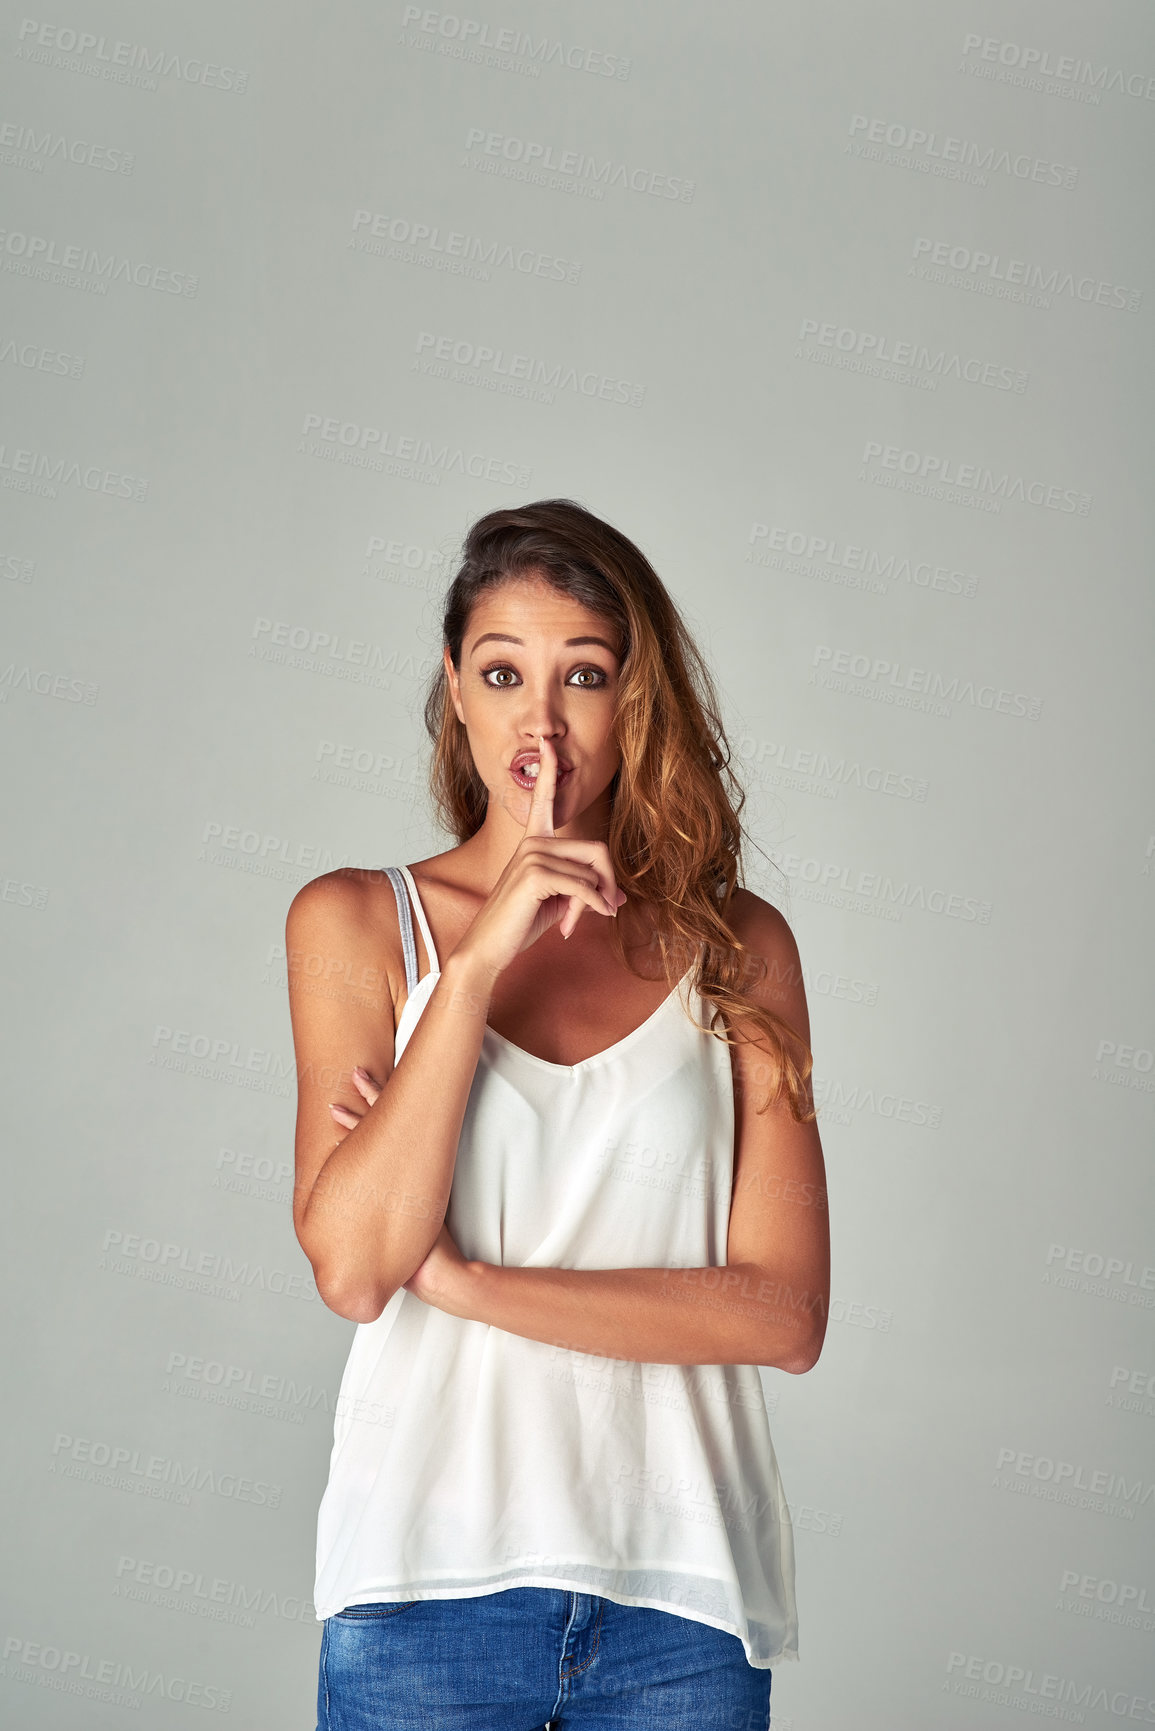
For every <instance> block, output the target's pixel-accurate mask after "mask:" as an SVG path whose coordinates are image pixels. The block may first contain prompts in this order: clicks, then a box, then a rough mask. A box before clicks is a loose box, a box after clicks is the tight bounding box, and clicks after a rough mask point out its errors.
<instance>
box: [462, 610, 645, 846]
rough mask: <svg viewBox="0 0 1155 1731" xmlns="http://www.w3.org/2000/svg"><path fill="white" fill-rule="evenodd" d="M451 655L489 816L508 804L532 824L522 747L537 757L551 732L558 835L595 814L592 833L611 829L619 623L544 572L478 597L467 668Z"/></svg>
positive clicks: (468, 633) (467, 639)
mask: <svg viewBox="0 0 1155 1731" xmlns="http://www.w3.org/2000/svg"><path fill="white" fill-rule="evenodd" d="M444 654H445V670H446V674H447V677H448V679H449V688H450V694H451V696H452V699H453V706H454V708H455V709H456V711H457V716H458V719H459V720H460V721H462V722H464V724H465V729H466V733H467V734H468V737H469V746H470V750H471V751H472V753H473V761H474V763H475V765H476V767H477V773H478V775H480V777H481V779H482V781H483V782H484V783H485V785H486V787H487V788H488V789H489V812H488V813H487V821H488V819H489V816H490V815H491V814H492V813H494V812H495V811H497V810H501V811H506V812H508V813H509V814H510V816H511V817H512V818H513V819H514V820H515V821H516V822H517V823H518V824H520V825H524V824H525V822H526V820H527V818H528V816H529V808H530V804H531V801H532V799H533V788H532V785H523V783H524V781H525V777H524V774H522V777H521V779H520V780H519V779H518V776H517V775H515V773H514V769H513V767H512V766H513V765H514V763H515V760H517V759H518V757H519V754H522V757H523V761H524V754H526V753H530V754H532V756H533V757H534V758H535V759H536V758H537V757H538V755H539V753H540V749H541V748H540V745H539V742H538V735H539V733H544V734H545V735H546V737H547V739H548V740H549V741H550V743H551V744H552V746H553V748H554V751H555V752H556V753H557V758H558V784H557V793H556V796H555V798H554V807H553V809H554V828H555V829H556V830H557V831H558V833H559V834H560V833H561V832H562V831H563V829H570V828H571V826H572V825H573V824H574V823H575V822H576V821H577V820H578V819H580V818H581V817H582V816H583V814H587V813H588V814H589V818H588V819H587V823H588V824H589V827H590V829H591V833H599V832H601V833H604V827H605V820H606V819H607V818H608V812H609V804H608V800H607V799H606V798H605V795H606V790H607V789H608V787H609V785H610V782H611V781H612V780H613V778H614V775H615V773H616V772H617V769H618V766H619V764H620V763H621V754H620V753H619V751H618V749H617V747H616V745H615V744H614V740H613V720H614V713H615V710H616V707H617V696H618V678H619V672H620V663H619V661H618V656H617V640H616V633H615V631H614V628H613V626H612V625H610V623H609V622H608V621H607V620H606V619H604V618H602V617H601V615H600V614H597V613H591V612H589V610H588V609H587V608H585V607H583V606H581V605H580V603H579V602H577V601H574V600H572V599H571V598H570V597H569V596H568V595H562V594H559V593H558V591H557V590H556V589H553V588H551V587H550V585H549V584H548V583H546V582H545V581H544V580H542V579H541V578H537V577H525V578H511V579H510V580H509V581H507V582H505V583H503V584H501V585H499V586H498V587H497V588H495V589H490V590H488V591H487V592H486V593H484V594H483V595H481V596H480V597H479V599H478V600H477V602H476V603H475V605H474V607H473V611H472V613H471V614H470V618H469V623H468V625H467V626H466V629H465V635H464V637H463V638H462V643H461V673H460V676H459V675H458V673H457V670H456V669H455V668H454V666H453V662H452V660H451V659H450V655H449V650H448V649H446V650H445V652H444ZM567 766H568V767H567ZM591 808H594V809H591ZM590 820H592V822H590ZM585 827H586V826H581V828H582V830H583V831H584V829H585ZM573 833H577V832H573Z"/></svg>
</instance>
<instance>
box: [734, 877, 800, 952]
mask: <svg viewBox="0 0 1155 1731" xmlns="http://www.w3.org/2000/svg"><path fill="white" fill-rule="evenodd" d="M726 920H727V923H728V924H729V927H730V930H731V931H732V932H733V933H734V936H735V937H736V938H738V939H739V940H740V941H741V942H742V943H744V944H748V945H749V946H750V948H751V949H752V950H753V951H754V952H755V953H756V954H757V955H760V956H764V957H765V958H766V959H767V961H769V960H770V958H771V957H772V956H778V957H782V956H783V955H793V956H797V954H798V945H797V943H796V942H795V940H794V933H793V932H792V931H791V929H790V924H789V921H788V920H787V918H786V915H785V914H784V913H783V912H782V910H781V908H776V907H775V906H774V904H773V902H768V901H766V900H765V899H764V898H763V897H762V896H760V895H755V893H754V891H753V890H746V889H736V890H735V891H734V894H733V895H732V896H731V897H730V903H729V906H728V908H727V909H726Z"/></svg>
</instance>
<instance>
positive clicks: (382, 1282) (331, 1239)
mask: <svg viewBox="0 0 1155 1731" xmlns="http://www.w3.org/2000/svg"><path fill="white" fill-rule="evenodd" d="M374 875H375V874H374ZM379 889H380V879H379V878H377V879H376V893H377V894H378V895H379ZM373 894H374V888H373V886H371V884H370V883H367V882H365V881H363V878H362V874H359V873H354V872H341V871H339V872H330V873H327V874H326V875H325V876H324V877H320V878H316V879H314V881H313V882H312V883H309V884H306V885H305V886H304V888H303V889H301V890H300V891H298V893H297V895H296V896H295V898H294V900H293V903H292V905H291V907H290V909H289V913H288V918H287V921H286V927H285V942H286V951H287V954H288V958H289V1005H290V1013H291V1017H292V1024H293V1041H294V1047H295V1050H296V1060H297V1083H298V1102H299V1103H298V1114H297V1149H296V1152H297V1174H296V1187H295V1191H294V1197H293V1224H294V1227H295V1228H296V1233H297V1237H298V1240H299V1241H300V1244H301V1248H302V1249H303V1250H304V1252H305V1254H306V1256H307V1257H308V1258H309V1261H310V1263H311V1264H312V1266H313V1273H314V1276H315V1279H316V1282H317V1290H318V1292H319V1293H320V1295H321V1297H322V1299H323V1300H324V1302H325V1303H326V1304H327V1305H328V1306H329V1308H330V1309H331V1310H335V1311H336V1312H337V1314H338V1315H339V1316H344V1317H347V1318H348V1319H349V1321H351V1322H372V1321H374V1320H375V1319H376V1318H377V1317H378V1316H380V1314H381V1312H382V1310H384V1308H385V1306H386V1304H387V1303H388V1302H389V1299H390V1298H391V1297H392V1296H393V1293H394V1292H395V1291H396V1290H397V1288H398V1287H399V1286H401V1285H402V1284H403V1283H404V1282H405V1281H406V1280H407V1279H408V1278H409V1277H410V1275H411V1274H412V1273H413V1272H414V1270H415V1269H417V1268H418V1267H419V1266H420V1265H421V1263H422V1262H423V1260H424V1259H425V1257H426V1256H427V1255H428V1253H429V1250H430V1247H431V1246H432V1244H433V1242H434V1240H435V1239H436V1237H437V1234H438V1232H439V1231H440V1229H441V1225H442V1222H443V1220H444V1218H445V1210H446V1207H447V1206H448V1202H449V1192H450V1187H451V1185H452V1181H453V1169H454V1165H455V1162H456V1157H457V1144H458V1139H459V1137H460V1135H461V1125H462V1120H463V1117H464V1114H465V1107H466V1102H467V1101H468V1098H469V1090H470V1086H471V1084H472V1082H473V1075H474V1071H475V1070H476V1068H477V1059H478V1054H479V1053H480V1051H481V1041H482V1036H483V1034H484V1031H485V1019H486V1015H487V1013H488V1008H489V1001H490V996H491V994H492V990H493V975H492V973H491V972H490V970H489V969H488V967H487V966H486V964H484V963H483V962H479V961H475V960H473V958H472V953H471V952H466V951H463V950H461V949H459V950H457V951H455V952H454V953H453V954H452V955H450V956H449V957H448V958H447V959H446V962H445V966H444V968H443V970H442V973H441V976H440V978H439V980H438V982H437V985H436V987H435V988H434V990H433V993H432V996H431V997H430V1000H429V1002H428V1003H427V1005H426V1006H425V1009H424V1011H423V1012H422V1014H421V1016H420V1018H419V1019H418V1021H417V1024H416V1026H415V1027H414V1029H413V1033H412V1035H411V1036H410V1039H409V1041H408V1043H407V1045H406V1047H405V1050H404V1052H403V1053H402V1055H401V1058H400V1060H399V1062H398V1063H397V1065H396V1068H394V1065H393V1014H392V1004H391V999H390V988H389V984H388V970H387V965H386V958H387V956H388V938H387V936H386V935H385V934H384V933H383V932H382V930H381V929H380V928H379V926H374V924H373V915H372V913H371V907H372V905H373V904H372V903H371V900H370V898H371V897H372V896H373ZM376 905H377V907H378V908H379V906H380V903H379V901H378V902H377V904H376ZM378 918H379V915H378ZM396 948H397V949H398V951H399V949H400V943H399V940H398V943H397V945H396ZM373 959H378V960H379V964H380V965H378V966H373V967H371V969H370V971H371V973H372V975H373V977H374V979H376V980H377V981H379V982H380V984H379V986H378V989H377V990H376V992H374V993H371V994H370V995H368V996H366V994H365V992H364V991H363V990H362V991H358V990H357V989H356V987H357V985H358V983H359V982H360V981H362V979H363V977H364V975H365V970H366V965H367V963H368V962H370V961H371V960H373ZM356 1064H361V1065H363V1066H364V1067H365V1068H366V1069H371V1070H372V1072H373V1073H374V1074H375V1075H376V1076H378V1077H380V1078H381V1079H382V1083H383V1086H382V1089H381V1093H380V1095H379V1096H378V1097H377V1099H376V1100H375V1103H374V1105H373V1106H372V1108H371V1109H370V1110H369V1111H367V1112H365V1114H364V1116H363V1117H362V1118H361V1120H360V1122H359V1123H358V1124H357V1126H356V1128H355V1129H353V1130H350V1131H342V1132H341V1133H340V1137H339V1139H338V1137H337V1132H336V1131H335V1128H334V1123H333V1118H332V1116H331V1114H330V1112H329V1102H330V1101H337V1102H342V1095H344V1096H346V1098H349V1097H351V1098H353V1099H357V1098H358V1096H357V1094H356V1092H355V1089H354V1084H353V1082H352V1078H351V1067H352V1066H353V1065H356ZM335 1141H336V1146H334V1143H335Z"/></svg>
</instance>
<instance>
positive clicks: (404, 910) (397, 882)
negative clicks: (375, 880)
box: [385, 866, 417, 993]
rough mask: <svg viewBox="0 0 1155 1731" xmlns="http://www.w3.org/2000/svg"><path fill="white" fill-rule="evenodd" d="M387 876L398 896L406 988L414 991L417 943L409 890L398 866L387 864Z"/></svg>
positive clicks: (394, 892)
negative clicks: (414, 935) (414, 934)
mask: <svg viewBox="0 0 1155 1731" xmlns="http://www.w3.org/2000/svg"><path fill="white" fill-rule="evenodd" d="M385 876H386V877H387V878H388V879H389V882H390V883H391V884H392V885H393V894H394V895H395V896H396V897H397V923H398V924H399V925H400V927H401V944H402V948H403V949H404V951H405V990H406V991H407V992H409V993H412V991H413V988H414V986H415V985H416V984H417V944H416V942H415V941H414V937H413V914H412V912H411V910H410V907H409V892H408V890H407V889H406V887H405V879H404V878H403V877H402V875H401V872H400V870H399V869H398V867H397V866H386V867H385Z"/></svg>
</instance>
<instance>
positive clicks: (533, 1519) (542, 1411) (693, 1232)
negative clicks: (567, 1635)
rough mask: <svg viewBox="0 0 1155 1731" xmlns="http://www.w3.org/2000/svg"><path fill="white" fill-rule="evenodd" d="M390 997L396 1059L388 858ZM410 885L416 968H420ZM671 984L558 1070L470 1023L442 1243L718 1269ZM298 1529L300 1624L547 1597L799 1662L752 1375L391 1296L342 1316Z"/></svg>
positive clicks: (689, 997)
mask: <svg viewBox="0 0 1155 1731" xmlns="http://www.w3.org/2000/svg"><path fill="white" fill-rule="evenodd" d="M386 871H387V873H388V875H389V877H390V879H391V881H392V883H393V887H394V890H395V891H396V893H397V903H398V910H399V914H400V921H401V933H402V941H403V945H404V949H405V962H406V975H407V979H408V990H409V996H408V998H407V999H406V1002H405V1006H404V1009H403V1010H402V1013H401V1019H400V1023H399V1025H398V1028H397V1036H396V1043H395V1051H396V1055H397V1057H400V1055H401V1053H402V1052H403V1051H404V1049H405V1044H406V1042H407V1040H408V1039H409V1037H410V1035H411V1034H412V1032H413V1029H414V1027H415V1025H416V1023H417V1021H418V1018H419V1017H420V1015H421V1013H422V1010H423V1009H424V1007H425V1005H426V1003H427V1002H428V1000H429V997H430V993H431V992H432V989H433V985H434V983H435V981H436V979H437V977H438V974H439V972H440V964H439V962H438V960H437V953H436V951H435V949H434V946H433V938H432V935H431V933H430V930H429V922H428V920H427V919H426V917H425V910H424V908H423V907H422V905H421V900H420V897H419V896H418V893H417V886H416V884H415V883H414V881H413V875H412V873H411V872H410V871H409V869H408V867H406V866H401V867H399V868H398V867H387V868H386ZM404 886H407V887H408V889H409V892H410V894H411V896H412V898H413V905H414V907H415V908H416V910H417V917H418V919H419V921H420V923H421V933H422V936H423V937H424V939H425V947H426V949H427V951H428V953H429V959H430V966H431V972H429V973H428V974H426V975H425V976H424V978H423V979H422V980H421V981H420V982H418V981H417V962H416V946H415V943H414V939H413V929H412V922H411V918H410V913H409V906H408V902H407V900H406V897H405V888H404ZM683 1003H685V1004H688V1006H689V1009H690V1011H691V1013H692V1014H693V1015H695V1016H696V1017H697V1018H698V1020H699V1021H706V1020H707V1019H708V1018H707V1016H706V1015H705V1014H704V1013H703V1001H702V999H701V997H700V996H699V995H698V993H697V992H694V991H691V990H690V987H689V976H688V974H687V975H685V976H683V979H682V980H681V981H680V982H679V984H678V985H677V986H676V987H675V988H674V990H673V991H672V992H671V993H670V995H669V996H668V997H667V998H666V999H665V1001H664V1002H663V1003H662V1004H661V1005H659V1007H658V1008H657V1009H656V1010H655V1011H654V1013H653V1015H651V1016H649V1017H648V1018H647V1019H646V1021H644V1022H643V1023H642V1025H641V1026H640V1027H638V1028H635V1029H634V1031H633V1032H632V1033H630V1034H627V1035H626V1036H625V1038H624V1039H622V1040H618V1041H616V1042H615V1044H614V1045H612V1046H609V1047H607V1048H606V1050H605V1051H603V1052H598V1053H596V1054H595V1055H594V1056H593V1057H591V1058H586V1059H583V1061H582V1062H581V1063H580V1064H553V1063H549V1062H547V1061H546V1060H545V1059H544V1058H538V1057H534V1056H533V1055H532V1054H531V1053H529V1052H526V1051H523V1050H522V1048H521V1047H519V1046H515V1045H513V1044H512V1043H511V1041H509V1040H507V1039H506V1038H505V1037H504V1036H503V1035H501V1034H499V1033H497V1031H496V1030H495V1029H493V1028H490V1027H488V1026H487V1027H486V1029H485V1033H484V1035H483V1036H482V1046H481V1052H480V1055H479V1057H478V1062H477V1069H476V1072H475V1074H474V1078H473V1082H472V1086H471V1088H470V1092H469V1098H468V1102H467V1104H466V1108H465V1114H464V1118H463V1122H462V1126H461V1136H460V1140H459V1142H458V1149H457V1161H456V1166H455V1169H454V1178H453V1184H452V1190H451V1195H450V1201H449V1208H448V1211H447V1214H446V1221H447V1224H448V1226H449V1230H450V1232H451V1233H452V1235H453V1238H454V1240H455V1242H456V1243H457V1245H458V1246H459V1247H460V1249H461V1252H462V1254H463V1255H464V1256H466V1257H469V1258H476V1259H479V1260H481V1261H484V1262H492V1263H500V1264H504V1265H507V1266H512V1267H530V1268H657V1267H667V1268H707V1267H718V1268H720V1267H722V1266H723V1265H724V1264H725V1261H726V1240H727V1227H728V1222H729V1216H730V1187H731V1178H732V1172H733V1159H734V1094H733V1074H732V1071H731V1067H730V1055H729V1050H728V1048H727V1047H726V1046H725V1045H724V1044H723V1042H722V1041H720V1040H718V1039H717V1038H716V1037H715V1036H714V1035H712V1034H710V1033H708V1032H707V1033H703V1032H702V1031H701V1030H700V1029H698V1028H695V1027H694V1026H693V1024H692V1023H691V1021H690V1020H689V1017H688V1016H687V1014H686V1012H685V1010H684V1009H683V1007H682V1006H683ZM333 1430H334V1434H333V1450H332V1455H331V1458H330V1464H329V1479H328V1484H327V1486H326V1489H325V1493H324V1496H323V1498H322V1501H321V1506H320V1512H319V1516H318V1528H317V1576H316V1585H315V1590H314V1602H315V1605H316V1610H317V1617H318V1620H324V1618H326V1617H330V1616H332V1615H333V1614H334V1613H335V1612H337V1611H341V1610H344V1609H345V1607H346V1606H349V1605H363V1604H370V1603H373V1602H375V1601H377V1600H390V1599H459V1598H472V1597H474V1596H476V1595H478V1594H482V1593H495V1592H500V1591H502V1590H503V1589H505V1588H507V1587H554V1588H559V1587H560V1588H564V1589H567V1590H570V1591H576V1592H581V1593H588V1594H598V1595H601V1596H602V1597H604V1598H607V1599H611V1600H613V1601H614V1602H615V1603H617V1604H621V1605H645V1606H651V1607H653V1608H655V1609H657V1610H661V1611H672V1612H674V1613H675V1614H676V1615H678V1616H682V1617H689V1618H691V1619H694V1620H696V1621H699V1622H702V1623H709V1624H711V1625H712V1626H713V1627H714V1628H717V1629H724V1630H726V1631H727V1632H728V1633H730V1634H734V1635H737V1636H738V1637H739V1639H740V1640H741V1642H742V1644H743V1646H744V1648H745V1651H746V1656H747V1658H748V1659H749V1661H750V1663H751V1664H752V1665H755V1666H758V1667H760V1668H767V1667H769V1666H770V1665H771V1664H774V1663H777V1662H779V1661H781V1660H783V1659H796V1658H797V1657H798V1645H797V1633H798V1624H797V1612H796V1608H795V1602H794V1548H793V1533H792V1529H791V1525H790V1515H789V1510H788V1508H787V1506H786V1501H785V1497H784V1495H783V1491H782V1484H781V1480H780V1478H779V1473H778V1463H777V1460H776V1458H775V1454H774V1448H773V1444H772V1443H771V1440H770V1427H769V1422H768V1419H767V1414H766V1402H765V1398H764V1395H763V1391H762V1381H761V1377H760V1376H759V1373H758V1369H757V1367H756V1366H754V1365H733V1364H728V1365H675V1364H643V1363H639V1362H636V1361H633V1360H618V1359H605V1358H600V1357H596V1356H594V1355H592V1354H589V1353H584V1352H576V1351H571V1350H570V1349H568V1348H566V1347H562V1346H552V1345H547V1344H545V1343H543V1342H541V1341H536V1340H527V1339H524V1338H523V1337H522V1336H521V1335H517V1334H508V1333H506V1332H505V1331H504V1330H502V1329H499V1328H493V1327H491V1326H490V1325H489V1324H488V1323H484V1322H478V1321H475V1320H472V1319H464V1318H461V1317H456V1316H449V1315H447V1314H446V1313H445V1312H444V1311H440V1310H435V1309H434V1308H433V1307H432V1306H430V1305H427V1304H424V1303H423V1302H422V1301H421V1299H419V1298H417V1297H415V1296H414V1294H413V1293H411V1292H408V1291H406V1289H405V1288H404V1287H400V1288H399V1289H398V1290H397V1291H396V1292H395V1293H394V1294H393V1297H392V1298H391V1299H390V1300H389V1302H388V1304H387V1305H386V1306H385V1309H384V1310H383V1311H382V1313H381V1315H380V1316H379V1317H378V1318H377V1320H376V1321H375V1322H367V1323H360V1324H359V1325H358V1327H357V1331H356V1333H355V1335H354V1337H353V1343H352V1347H351V1350H350V1353H349V1359H348V1363H347V1365H346V1367H345V1373H344V1376H343V1378H342V1381H341V1389H340V1395H339V1397H338V1401H337V1407H336V1416H335V1420H334V1427H333Z"/></svg>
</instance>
